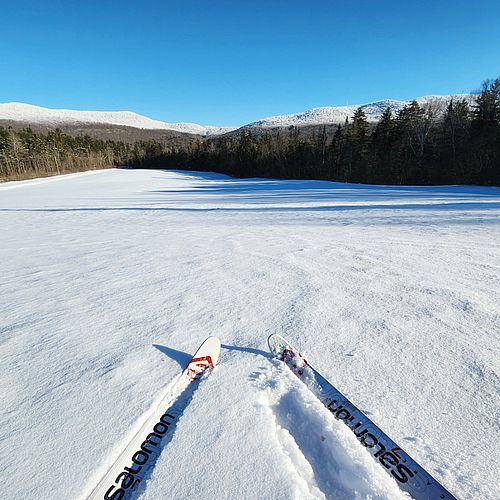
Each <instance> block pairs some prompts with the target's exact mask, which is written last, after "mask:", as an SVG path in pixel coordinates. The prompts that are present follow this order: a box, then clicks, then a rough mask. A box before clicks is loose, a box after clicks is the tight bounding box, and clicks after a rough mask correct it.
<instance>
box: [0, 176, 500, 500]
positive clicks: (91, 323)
mask: <svg viewBox="0 0 500 500" xmlns="http://www.w3.org/2000/svg"><path fill="white" fill-rule="evenodd" d="M0 221H1V227H2V245H1V247H0V252H1V255H0V257H1V258H0V276H1V282H0V287H1V291H0V293H1V297H2V300H1V302H0V321H1V323H0V331H1V336H0V394H1V402H0V404H1V407H2V412H1V415H0V429H1V440H0V467H1V470H2V472H3V477H4V481H3V484H2V497H3V498H37V499H52V498H84V497H85V496H86V495H87V494H88V493H89V492H90V491H91V489H92V487H93V486H95V484H96V482H97V481H98V480H99V478H100V477H101V476H102V473H103V471H105V470H106V469H107V467H109V465H110V464H111V463H112V462H113V459H114V458H115V457H116V455H117V453H119V452H120V450H121V449H122V448H123V444H124V443H126V442H127V439H129V438H130V436H131V435H133V433H134V431H135V430H136V429H137V426H138V425H139V424H140V422H141V421H142V419H144V415H147V413H148V411H149V410H150V409H151V408H152V407H153V405H154V403H155V401H158V397H159V396H160V395H161V394H162V393H163V391H164V390H165V388H166V387H167V386H168V384H169V383H170V382H171V381H172V380H173V379H174V377H175V376H176V375H177V374H178V373H179V372H180V371H181V367H183V366H184V364H185V363H186V362H187V360H188V359H189V357H190V355H191V354H192V353H193V352H194V350H195V349H196V348H197V347H198V345H199V344H200V343H201V341H202V340H203V339H204V338H205V337H207V336H208V335H217V336H219V337H220V338H221V339H222V342H223V349H222V352H221V357H220V360H219V365H218V366H217V368H216V369H215V371H214V373H213V374H212V375H211V376H210V377H208V378H207V379H206V380H204V381H203V382H202V383H201V384H200V386H199V388H198V390H197V391H196V392H195V394H194V396H193V399H192V401H191V403H190V405H189V407H188V408H187V409H186V410H185V412H184V414H183V415H182V417H181V418H180V419H179V421H178V423H177V425H176V428H175V432H174V433H173V435H172V438H171V440H170V441H169V442H168V443H167V445H166V446H165V448H164V449H163V451H162V453H161V455H160V457H159V459H158V461H157V463H156V465H155V467H154V469H153V470H152V471H151V474H150V477H149V479H148V480H147V482H146V484H145V487H144V489H143V490H142V493H141V497H142V498H145V499H153V498H176V499H184V498H186V499H187V498H192V497H193V496H196V497H204V498H213V499H215V498H246V499H262V498H273V499H289V498H292V499H299V498H300V499H302V498H328V499H330V498H391V499H392V498H397V497H398V496H399V495H400V493H399V491H398V490H397V486H396V483H395V481H394V480H393V479H392V478H391V477H390V476H389V475H388V474H386V473H385V472H384V470H383V469H382V468H381V467H380V466H379V465H377V464H376V463H375V462H374V461H373V459H372V458H371V457H370V456H369V454H368V452H367V450H366V449H364V448H363V447H362V446H361V445H360V444H359V443H358V441H357V440H356V439H355V437H354V436H353V435H352V434H351V433H350V431H349V430H348V429H347V428H346V426H345V425H344V424H342V423H341V422H338V421H336V420H335V419H334V418H333V416H332V415H331V414H330V413H329V412H328V411H327V410H326V409H325V408H324V407H323V406H322V405H321V403H319V402H318V401H317V400H316V399H315V398H314V397H313V396H312V394H311V393H310V392H309V391H308V390H307V388H306V387H305V386H304V385H303V384H302V383H301V382H300V381H299V380H298V379H297V378H296V377H294V375H293V374H292V373H291V372H290V370H288V369H287V368H286V367H285V366H284V365H282V364H280V363H279V362H277V361H275V360H273V359H271V358H270V356H269V354H268V352H267V348H266V338H267V336H268V335H269V334H271V333H281V334H283V335H284V336H285V337H286V338H287V339H288V340H289V341H290V342H291V343H292V344H293V345H295V346H296V347H298V348H300V349H301V350H302V351H303V352H304V353H305V355H306V356H307V358H308V359H309V361H310V362H311V363H313V364H314V366H315V367H316V368H317V369H318V370H320V371H321V373H322V374H323V375H325V376H326V377H327V378H328V379H329V380H331V382H332V383H334V384H335V385H336V386H337V388H338V389H339V390H341V391H342V392H343V393H344V394H345V395H346V396H347V397H348V398H349V399H350V400H351V401H352V402H353V403H355V404H356V405H358V406H359V407H360V409H362V410H363V411H364V412H365V413H367V414H368V415H369V417H370V418H371V419H373V420H374V421H375V423H376V424H377V425H379V426H380V427H381V428H382V429H383V430H384V431H385V432H386V433H387V434H388V435H389V436H391V438H393V439H394V440H395V441H396V442H397V443H399V444H400V445H401V446H402V447H404V448H405V449H406V451H407V452H408V453H409V454H410V455H411V456H413V457H414V458H415V460H417V461H418V462H419V463H420V464H421V465H422V466H423V467H425V468H426V469H427V470H428V471H429V472H430V473H431V474H432V475H434V477H436V479H437V480H439V481H440V482H441V483H442V484H443V485H444V486H445V487H446V488H447V489H449V490H450V491H451V492H452V493H454V494H455V495H456V496H457V497H459V498H482V499H492V500H493V499H495V498H497V497H498V489H499V484H498V475H497V471H496V466H495V459H496V457H498V455H499V448H498V440H497V439H496V436H498V432H499V423H498V422H499V419H498V416H499V415H498V408H499V404H498V403H499V397H498V387H499V380H498V369H499V359H500V357H499V353H498V346H499V329H500V328H499V310H498V304H499V303H500V287H499V286H498V284H499V282H500V244H499V243H500V189H498V188H480V187H467V186H466V187H456V186H447V187H442V186H438V187H387V186H366V185H353V184H340V183H330V182H320V181H298V180H297V181H294V180H269V179H238V180H237V179H231V178H229V177H226V176H223V175H218V174H211V173H197V172H176V171H147V170H142V171H141V170H137V171H127V170H106V171H98V172H91V173H87V174H71V175H67V176H62V177H57V178H51V179H44V180H36V181H23V182H19V183H15V182H13V183H7V184H4V185H2V186H0Z"/></svg>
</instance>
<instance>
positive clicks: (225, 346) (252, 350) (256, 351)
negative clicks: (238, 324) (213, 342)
mask: <svg viewBox="0 0 500 500" xmlns="http://www.w3.org/2000/svg"><path fill="white" fill-rule="evenodd" d="M221 348H222V349H226V350H228V351H239V352H249V353H250V354H256V355H257V356H264V357H265V358H272V356H271V354H270V353H268V352H266V351H262V350H261V349H255V348H254V347H242V346H238V345H228V344H221Z"/></svg>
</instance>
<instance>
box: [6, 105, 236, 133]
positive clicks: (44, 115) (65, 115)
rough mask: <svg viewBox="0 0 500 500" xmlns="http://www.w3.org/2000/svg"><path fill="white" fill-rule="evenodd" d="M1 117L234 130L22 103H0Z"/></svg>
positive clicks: (182, 129) (45, 122)
mask: <svg viewBox="0 0 500 500" xmlns="http://www.w3.org/2000/svg"><path fill="white" fill-rule="evenodd" d="M0 120H11V121H16V122H25V123H31V124H41V125H68V124H93V123H99V124H108V125H121V126H126V127H135V128H140V129H147V130H175V131H177V132H184V133H187V134H199V135H216V134H223V133H225V132H229V131H231V130H233V128H231V127H217V126H203V125H198V124H196V123H167V122H162V121H159V120H152V119H151V118H148V117H147V116H142V115H139V114H137V113H133V112H131V111H76V110H71V109H49V108H42V107H40V106H33V105H31V104H23V103H19V102H7V103H0Z"/></svg>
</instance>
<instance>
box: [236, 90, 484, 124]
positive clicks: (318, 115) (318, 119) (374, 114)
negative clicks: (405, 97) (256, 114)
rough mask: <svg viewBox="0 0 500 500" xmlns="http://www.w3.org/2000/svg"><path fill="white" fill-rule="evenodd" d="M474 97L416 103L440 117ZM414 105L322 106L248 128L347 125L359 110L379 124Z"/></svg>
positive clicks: (384, 102)
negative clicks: (452, 104)
mask: <svg viewBox="0 0 500 500" xmlns="http://www.w3.org/2000/svg"><path fill="white" fill-rule="evenodd" d="M474 98H475V96H474V95H471V94H455V95H447V96H442V95H429V96H423V97H417V98H416V99H415V100H416V101H417V102H418V103H419V104H420V105H432V106H435V107H436V109H437V111H438V114H439V113H440V112H443V111H444V109H445V107H446V105H447V104H448V103H449V102H450V100H451V99H454V100H459V99H465V100H466V101H467V102H468V103H469V104H472V102H473V100H474ZM410 102H411V101H398V100H395V99H384V100H382V101H375V102H371V103H367V104H361V105H360V104H352V105H349V106H323V107H320V108H312V109H309V110H307V111H304V112H302V113H294V114H289V115H278V116H271V117H269V118H263V119H262V120H258V121H256V122H253V123H249V124H248V125H245V127H248V128H254V127H258V128H272V127H290V126H296V127H300V126H304V125H328V124H338V123H344V122H345V120H346V118H348V119H351V118H352V116H353V115H354V112H355V111H356V109H358V108H361V109H362V110H363V111H364V112H365V114H366V118H367V120H368V121H369V122H377V121H379V120H380V118H381V117H382V114H383V113H384V111H385V110H386V109H387V108H391V110H392V112H393V113H398V112H399V111H400V110H401V109H402V108H403V107H404V106H406V105H408V104H409V103H410Z"/></svg>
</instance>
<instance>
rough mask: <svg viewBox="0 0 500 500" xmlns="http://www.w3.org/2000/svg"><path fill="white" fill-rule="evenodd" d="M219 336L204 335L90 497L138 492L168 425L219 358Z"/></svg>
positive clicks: (117, 499)
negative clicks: (205, 336)
mask: <svg viewBox="0 0 500 500" xmlns="http://www.w3.org/2000/svg"><path fill="white" fill-rule="evenodd" d="M219 353H220V340H219V339H218V338H217V337H209V338H207V339H206V340H205V341H204V342H203V344H201V346H200V347H199V349H198V350H197V351H196V353H195V354H194V356H193V357H192V358H191V360H190V361H189V363H188V364H187V366H186V368H185V369H184V371H183V372H182V373H181V374H180V375H179V377H178V378H177V379H176V380H175V381H173V382H172V384H171V385H170V386H169V387H168V388H167V390H166V391H165V394H164V395H162V397H161V399H160V401H159V403H158V404H157V405H156V407H155V408H152V409H151V410H150V411H149V413H148V414H147V416H146V419H145V421H144V423H143V424H142V425H141V427H140V429H139V430H138V431H137V433H136V434H135V435H134V437H133V438H132V439H131V440H130V441H129V443H128V444H127V445H126V447H125V449H124V450H123V451H122V452H121V453H120V455H119V456H118V458H117V459H116V460H115V461H114V463H113V464H112V465H111V467H110V468H109V470H108V471H107V472H106V474H105V475H104V477H103V478H102V479H101V480H100V481H99V483H98V484H97V485H96V487H95V488H94V489H93V490H92V492H91V493H90V495H89V496H88V499H89V500H102V499H104V500H122V499H125V498H129V497H130V494H132V493H134V492H137V490H138V489H139V486H140V483H141V481H142V480H143V479H144V478H145V476H146V475H147V474H148V473H149V472H150V468H151V467H152V466H153V464H154V461H155V459H156V458H157V457H158V455H159V454H160V452H161V450H162V448H163V446H164V444H165V441H166V438H167V436H169V435H170V433H171V432H172V430H171V428H172V427H174V426H175V423H176V421H177V419H178V418H179V416H180V415H181V414H182V413H183V411H184V409H185V408H186V406H187V404H188V403H189V401H190V398H191V396H192V393H193V391H194V390H195V389H196V386H197V385H198V383H199V382H200V380H201V379H202V378H203V377H205V376H206V375H208V374H209V373H210V372H211V371H212V370H213V368H214V367H215V365H216V364H217V360H218V358H219Z"/></svg>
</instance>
